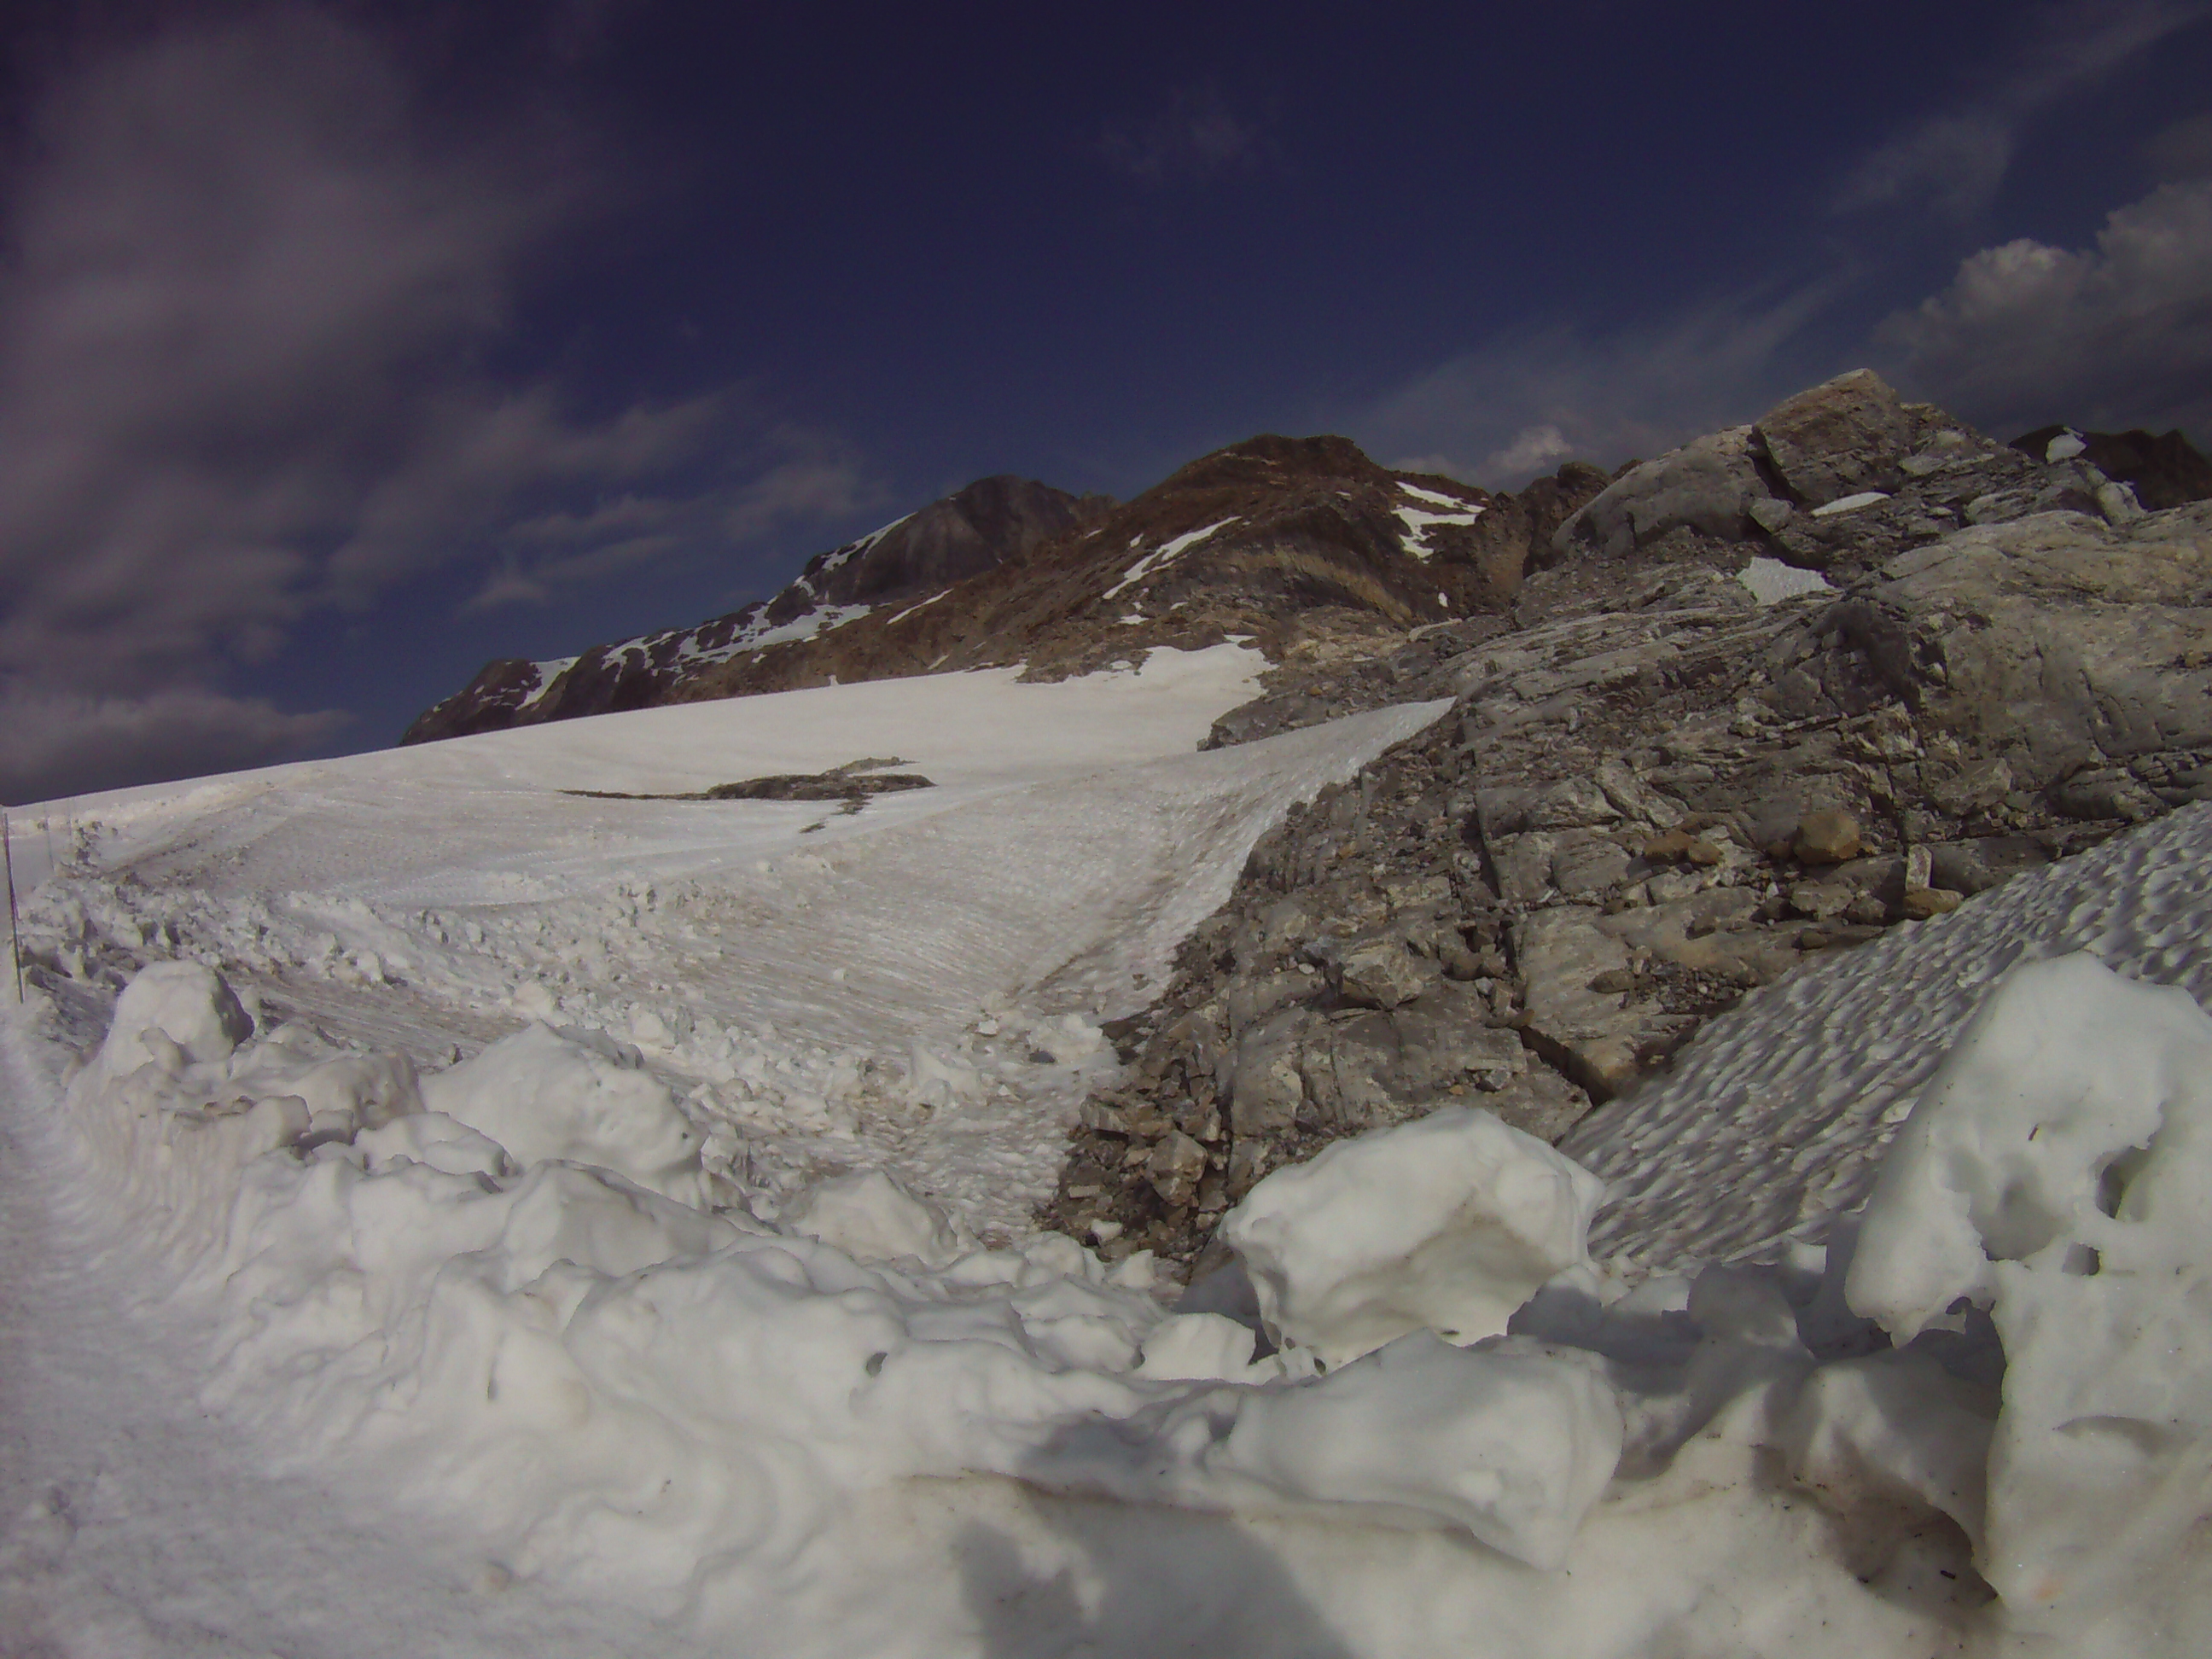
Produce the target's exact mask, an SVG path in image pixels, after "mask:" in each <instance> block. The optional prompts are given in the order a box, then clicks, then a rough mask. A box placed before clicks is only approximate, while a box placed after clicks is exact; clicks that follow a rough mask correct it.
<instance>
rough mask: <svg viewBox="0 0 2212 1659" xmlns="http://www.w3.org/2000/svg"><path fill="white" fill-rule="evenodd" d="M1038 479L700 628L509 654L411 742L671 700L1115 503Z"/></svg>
mask: <svg viewBox="0 0 2212 1659" xmlns="http://www.w3.org/2000/svg"><path fill="white" fill-rule="evenodd" d="M1112 505H1113V503H1112V501H1109V499H1108V498H1107V497H1105V496H1103V495H1084V496H1075V495H1069V494H1068V493H1067V492H1066V490H1063V489H1054V488H1053V487H1052V486H1051V485H1049V484H1042V483H1036V482H1034V481H1033V480H1031V479H1028V478H1018V477H1012V476H1010V475H1001V476H1000V477H989V478H981V479H978V480H977V481H976V482H975V483H971V484H969V485H968V486H967V488H965V489H961V490H958V491H956V492H955V493H954V494H952V495H948V496H946V497H945V499H944V500H942V501H933V502H931V503H930V504H929V505H928V506H927V507H923V508H921V510H920V511H918V512H915V513H909V514H908V515H907V516H906V517H905V518H903V519H900V520H896V521H895V522H893V523H891V524H888V525H885V526H884V527H883V528H882V529H880V530H878V531H875V532H872V533H870V534H868V535H866V536H863V537H861V538H860V539H859V540H857V541H853V542H848V543H846V544H844V545H843V546H842V547H836V548H832V549H830V550H829V551H828V552H826V553H820V554H817V555H816V556H814V557H813V558H812V559H811V560H809V561H808V562H807V565H806V568H805V569H804V570H802V571H801V572H800V573H799V576H798V578H797V579H796V580H793V582H792V583H791V585H790V586H787V587H786V588H785V589H784V590H783V591H782V592H780V593H778V594H776V595H775V597H774V598H773V599H767V600H764V601H760V600H757V601H755V602H754V603H753V604H751V605H746V606H744V608H742V609H741V610H738V611H732V612H730V613H729V614H728V615H726V616H723V617H714V619H713V620H711V621H708V622H705V623H700V624H699V625H697V626H696V627H694V628H681V629H674V628H671V629H662V630H661V631H660V632H659V633H655V634H645V635H639V636H638V637H636V638H635V639H629V640H620V641H616V642H615V643H613V644H611V645H596V646H593V647H591V648H590V649H589V650H587V651H586V652H584V653H582V654H581V655H580V656H576V657H571V658H564V659H560V660H557V661H552V662H529V661H526V660H523V659H511V658H510V659H501V660H499V661H496V662H493V663H489V664H487V665H485V667H484V668H483V671H481V672H480V673H478V674H477V678H475V679H474V680H472V681H471V682H470V683H469V684H468V685H467V686H465V687H464V688H463V689H462V690H460V691H459V692H457V693H455V694H454V695H453V696H450V697H448V698H447V699H446V700H445V701H444V702H440V703H438V704H436V705H435V706H434V707H433V708H428V709H427V710H425V711H424V712H423V713H422V714H421V715H419V716H417V717H416V720H415V721H414V723H413V724H412V725H410V726H409V727H408V728H407V731H406V732H405V734H404V736H402V737H401V738H400V741H401V742H402V743H427V742H430V741H432V740H434V739H436V738H455V737H463V736H465V735H467V734H468V733H470V732H491V731H498V730H501V729H503V728H505V727H507V726H525V725H533V724H536V723H538V722H540V721H544V720H574V719H576V718H578V717H580V716H582V715H586V714H619V713H621V712H623V711H624V710H626V709H631V708H651V707H652V706H653V705H654V704H656V703H660V702H667V701H668V700H669V697H670V694H671V692H672V691H673V690H674V689H675V688H676V687H677V685H678V684H680V683H682V682H683V681H684V680H685V679H687V678H690V677H691V676H693V675H695V674H696V673H697V672H698V671H700V670H702V669H703V668H707V667H709V666H712V665H716V664H720V663H725V662H729V661H732V660H736V659H742V658H744V657H745V656H748V655H750V654H751V653H756V652H758V651H761V650H763V649H766V648H769V647H773V646H775V645H776V644H779V643H781V642H782V641H787V640H790V641H796V640H806V639H811V638H814V637H817V636H818V635H821V634H822V633H823V632H826V631H829V630H834V629H836V628H838V627H840V626H842V625H843V624H845V623H849V622H851V621H853V620H854V619H855V618H856V617H864V616H866V615H867V614H868V613H869V611H871V610H872V609H873V608H874V607H877V606H879V605H896V604H899V603H901V602H902V601H906V600H909V599H915V598H917V597H921V596H925V595H928V594H933V593H939V592H943V591H944V590H945V588H946V587H947V586H951V584H953V583H955V582H957V581H961V580H965V579H968V578H969V577H973V576H975V575H977V574H981V573H982V572H985V571H988V570H991V569H994V568H996V567H997V566H998V565H1000V563H1001V562H1005V561H1006V560H1008V559H1012V558H1018V557H1020V556H1023V555H1024V554H1026V553H1028V552H1029V551H1030V550H1032V549H1034V548H1035V547H1036V546H1037V545H1038V544H1041V543H1042V542H1046V541H1048V540H1051V539H1052V538H1054V537H1057V536H1062V535H1065V534H1066V533H1067V532H1069V531H1071V530H1074V529H1077V528H1079V526H1082V525H1084V524H1085V523H1087V522H1089V521H1091V520H1095V519H1096V518H1097V517H1098V516H1099V515H1100V514H1101V513H1104V512H1105V511H1106V510H1108V509H1109V508H1110V507H1112Z"/></svg>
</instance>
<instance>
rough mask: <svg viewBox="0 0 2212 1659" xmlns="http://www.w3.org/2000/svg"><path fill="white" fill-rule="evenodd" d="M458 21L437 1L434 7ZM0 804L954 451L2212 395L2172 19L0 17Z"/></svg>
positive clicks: (709, 584) (727, 586) (237, 747)
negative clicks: (1895, 405)
mask: <svg viewBox="0 0 2212 1659" xmlns="http://www.w3.org/2000/svg"><path fill="white" fill-rule="evenodd" d="M455 14H465V15H455ZM10 15H13V16H15V18H16V19H17V21H16V22H15V24H14V26H13V27H12V29H11V30H10V32H9V33H8V34H7V36H6V38H5V42H4V44H5V50H6V57H5V59H4V64H0V74H4V76H5V85H4V88H0V89H3V90H4V92H5V94H6V98H5V104H4V107H5V109H6V111H7V112H9V115H10V116H11V118H12V120H11V124H10V126H9V130H8V131H7V132H6V134H5V142H6V152H5V171H4V174H0V191H4V194H3V195H0V215H4V217H3V218H0V227H4V234H5V238H6V241H5V264H4V265H3V266H0V799H10V800H18V801H20V800H23V799H32V798H36V797H39V796H42V795H46V794H50V793H55V792H57V791H58V790H63V789H75V788H86V787H100V786H105V785H109V784H115V783H122V782H127V781H140V780H146V779H151V778H155V777H158V776H167V775H180V774H186V773H191V772H197V771H203V770H207V769H216V768H225V767H230V766H236V765H243V764H249V763H254V762H258V761H261V760H266V759H275V758H283V757H289V756H293V755H300V754H308V753H322V752H333V751H336V750H345V749H350V748H361V747H371V746H375V745H377V744H381V743H384V742H386V741H389V740H390V739H391V738H392V736H393V735H394V734H396V732H398V729H399V727H400V726H402V725H404V722H405V720H407V718H408V717H409V716H410V715H411V714H413V713H414V712H415V711H416V709H418V708H421V707H422V705H423V704H425V703H427V702H430V701H432V700H434V699H435V698H436V697H437V696H441V695H443V694H444V693H446V692H447V691H449V690H453V689H454V688H455V687H457V686H458V685H459V684H461V683H462V682H463V681H464V680H465V679H466V678H468V677H469V675H470V674H471V673H472V672H473V671H475V669H476V668H477V666H478V665H480V664H481V663H482V662H483V660H484V659H487V658H489V657H492V656H495V655H526V656H550V655H556V654H563V653H568V652H572V651H574V650H575V649H577V648H579V647H581V646H583V645H585V644H587V643H590V642H592V641H597V640H603V639H607V638H611V637H616V636H618V635H623V634H627V633H631V632H635V631H639V630H641V629H647V628H651V627H656V626H661V625H665V624H669V623H684V622H690V621H694V620H696V619H698V618H700V617H704V616H707V615H709V614H713V613H714V612H717V611H724V610H727V609H730V608H732V606H734V605H737V604H738V603H740V602H742V601H743V600H744V599H748V598H751V597H754V596H757V595H759V594H762V593H765V592H770V591H773V589H774V588H775V587H776V586H780V585H781V583H782V582H783V581H784V580H787V579H788V578H789V576H790V575H791V574H793V573H794V572H795V570H796V569H797V568H798V566H799V563H800V562H803V560H804V559H805V557H806V556H808V555H809V554H811V553H812V552H814V551H816V550H819V549H821V548H823V547H826V546H829V545H831V544H835V543H836V542H838V541H840V540H842V539H845V538H848V537H849V536H850V535H852V534H854V533H856V532H860V531H862V530H865V529H867V528H869V527H871V526H873V525H874V524H876V523H879V522H881V521H883V520H885V519H888V518H890V517H893V516H895V515H896V514H897V513H900V512H902V511H904V510H906V509H907V508H908V507H913V506H915V505H917V504H919V503H920V502H921V501H926V500H927V499H930V498H932V497H933V496H935V495H940V494H942V493H944V492H945V491H946V490H948V489H952V488H956V487H957V486H958V485H959V484H961V483H965V482H966V481H968V480H969V479H970V478H973V477H978V476H981V475H982V474H986V473H990V472H1000V471H1013V472H1020V473H1024V474H1027V475H1029V476H1031V477H1041V478H1044V479H1046V480H1048V481H1049V482H1052V483H1058V484H1060V485H1062V486H1063V487H1065V488H1067V489H1078V490H1084V489H1099V490H1105V491H1108V492H1109V493H1111V494H1114V495H1120V496H1127V495H1131V494H1133V493H1134V492H1135V491H1137V490H1139V489H1143V488H1144V487H1145V486H1146V485H1147V484H1149V483H1153V482H1155V481H1156V480H1157V479H1158V478H1159V477H1161V476H1163V475H1164V473H1165V472H1167V471H1170V469H1172V468H1173V467H1174V466H1176V465H1179V464H1180V463H1182V461H1184V460H1187V459H1190V458H1191V457H1193V456H1194V455H1196V454H1198V453H1201V452H1203V451H1205V450H1206V449H1209V448H1212V447H1216V446H1218V445H1220V444H1223V443H1226V442H1230V441H1234V440H1236V439H1238V438H1241V437H1244V436H1247V435H1250V434H1252V433H1254V432H1257V431H1262V430H1278V431H1291V432H1314V431H1322V430H1332V431H1339V432H1344V433H1346V434H1348V435H1351V436H1352V437H1353V438H1355V439H1357V440H1358V441H1360V442H1361V443H1362V444H1363V445H1364V446H1365V447H1367V448H1368V449H1369V450H1370V453H1373V454H1375V455H1376V457H1377V458H1378V459H1383V460H1384V461H1388V462H1413V463H1418V464H1419V465H1424V466H1426V467H1430V468H1433V469H1436V470H1440V471H1449V472H1453V473H1455V474H1457V475H1459V476H1462V477H1468V478H1470V479H1472V480H1474V481H1475V482H1478V483H1486V484H1492V485H1498V486H1507V487H1510V486H1512V485H1515V484H1517V483H1520V482H1522V480H1523V479H1525V478H1526V477H1528V476H1530V475H1531V474H1532V473H1533V472H1534V471H1537V470H1540V469H1541V470H1549V469H1550V467H1552V466H1553V465H1557V463H1558V462H1559V460H1560V459H1564V458H1565V456H1567V455H1568V454H1581V455H1584V456H1587V457H1589V458H1590V459H1596V460H1599V461H1601V462H1604V463H1607V464H1612V463H1613V462H1617V461H1619V460H1620V459H1624V458H1625V457H1626V456H1628V455H1630V454H1633V453H1644V454H1648V453H1653V452H1655V451H1656V450H1657V449H1659V448H1662V447H1665V446H1666V445H1668V444H1669V443H1672V442H1674V441H1680V439H1681V438H1683V437H1686V436H1688V435H1692V434H1694V433H1696V432H1699V431H1702V430H1706V429H1709V428H1712V427H1714V426H1717V425H1720V424H1724V423H1727V422H1733V421H1740V420H1744V419H1748V418H1750V417H1751V416H1754V415H1756V414H1757V413H1758V411H1759V410H1760V409H1761V408H1762V407H1764V406H1765V404H1767V403H1768V402H1771V400H1772V399H1773V398H1776V397H1778V396H1780V395H1783V394H1784V393H1786V392H1790V391H1792V390H1794V389H1796V387H1797V386H1802V385H1804V384H1807V383H1809V382H1810V381H1813V380H1818V379H1820V378H1823V377H1825V376H1826V375H1827V374H1832V373H1835V372H1838V370H1840V369H1843V368H1850V367H1855V366H1857V365H1858V364H1860V363H1862V362H1870V363H1873V364H1875V366H1877V367H1879V368H1882V369H1883V370H1884V372H1886V373H1887V374H1890V375H1891V376H1892V377H1893V379H1895V380H1898V382H1899V384H1900V385H1901V386H1905V388H1906V389H1907V390H1908V391H1910V392H1913V393H1915V394H1917V395H1922V396H1927V397H1931V398H1936V399H1937V400H1939V401H1943V402H1945V403H1947V404H1949V405H1950V406H1952V407H1953V408H1954V409H1955V410H1958V411H1959V412H1960V413H1961V414H1963V415H1965V416H1967V417H1968V418H1970V419H1972V420H1974V421H1976V422H1978V423H1981V424H1983V425H1984V426H1985V427H1986V428H1990V429H1991V430H1992V431H1994V432H1996V434H1997V435H2000V436H2009V435H2011V433H2012V432H2013V431H2015V430H2018V429H2021V428H2025V427H2028V426H2033V425H2036V424H2039V423H2041V422H2045V421H2049V420H2062V419H2063V420H2071V421H2074V422H2077V423H2083V424H2099V425H2107V426H2112V425H2136V424H2149V425H2153V426H2155V427H2158V428H2160V429H2163V428H2165V427H2167V426H2171V425H2175V424H2179V425H2181V426H2183V427H2185V428H2187V429H2189V430H2191V432H2192V434H2193V435H2195V436H2197V439H2198V440H2199V441H2200V442H2201V441H2203V440H2204V439H2205V437H2206V436H2207V434H2208V428H2212V92H2208V91H2207V90H2206V88H2212V4H2208V3H2203V0H2132V3H2118V0H2115V3H2104V4H2097V3H2073V4H2067V5H2057V6H2048V7H2038V6H2033V5H2022V4H1985V3H1952V4H1945V5H1940V6H1929V5H1927V4H1925V3H1924V0H1923V3H1920V4H1915V5H1910V6H1907V5H1891V4H1881V3H1871V4H1860V5H1855V6H1851V7H1848V8H1846V7H1838V6H1823V7H1807V6H1797V7H1788V6H1785V7H1775V6H1772V5H1771V4H1769V5H1759V6H1752V5H1747V4H1746V5H1734V4H1729V5H1723V4H1712V5H1705V6H1698V7H1674V8H1658V7H1652V6H1649V5H1632V4H1626V3H1583V4H1576V3H1559V4H1553V5H1549V6H1543V7H1531V6H1526V5H1516V6H1511V7H1504V6H1500V7H1489V6H1483V5H1461V6H1457V7H1450V8H1445V7H1436V8H1419V9H1416V8H1406V9H1369V10H1367V11H1364V12H1355V11H1352V10H1347V9H1345V8H1343V7H1341V6H1331V7H1321V6H1313V7H1301V6H1296V5H1286V4H1281V3H1275V4H1269V5H1266V6H1257V5H1254V6H1230V5H1222V6H1214V7H1208V8H1145V7H1141V6H1125V7H1121V8H1085V9H1082V11H1081V12H1080V13H1079V14H1071V13H1070V12H1069V10H1068V9H1060V8H1039V7H1036V6H1025V7H1020V8H1013V7H1006V8H996V7H982V6H976V7H968V8H958V9H944V8H938V9H925V8H915V7H860V6H852V7H836V6H829V5H813V6H806V7H779V8H765V7H750V6H745V5H732V4H729V3H720V4H680V3H668V4H654V3H650V0H629V3H624V0H570V3H566V4H557V3H545V0H538V3H528V4H525V3H507V4H496V3H488V4H477V5H472V6H469V7H461V8H455V7H451V6H447V5H443V4H431V3H422V4H416V5H389V4H387V5H372V4H366V3H356V4H329V5H324V6H314V5H309V4H305V3H290V4H284V5H280V6H270V7H254V6H242V5H201V6H192V5H187V4H178V3H174V0H171V3H165V4H160V5H143V4H139V5H133V4H100V5H88V4H78V5H73V6H59V5H48V6H45V7H43V8H41V7H39V6H36V5H33V6H31V7H30V8H28V9H22V8H18V9H16V10H15V11H14V12H12V13H11V14H10Z"/></svg>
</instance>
